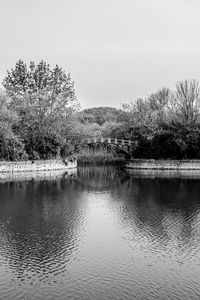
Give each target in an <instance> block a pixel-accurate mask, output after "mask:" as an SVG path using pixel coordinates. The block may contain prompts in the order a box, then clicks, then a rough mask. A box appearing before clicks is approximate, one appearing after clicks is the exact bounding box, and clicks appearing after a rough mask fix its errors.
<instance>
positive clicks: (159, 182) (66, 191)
mask: <svg viewBox="0 0 200 300" xmlns="http://www.w3.org/2000/svg"><path fill="white" fill-rule="evenodd" d="M0 290H1V293H0V299H4V300H5V299H9V300H10V299H14V300H16V299H81V300H82V299H99V300H101V299H106V300H107V299H112V300H115V299H119V300H122V299H141V300H144V299H152V300H153V299H180V300H184V299H187V300H188V299H200V176H199V177H198V176H191V177H187V176H179V174H173V173H162V172H158V173H153V174H152V173H149V174H148V172H146V173H145V172H132V171H128V170H125V169H121V168H114V167H84V168H78V170H77V171H75V172H74V173H72V174H60V175H58V176H35V177H34V176H31V175H30V178H28V177H27V178H26V176H24V177H23V176H22V178H20V176H18V177H17V178H13V179H12V178H10V179H9V180H6V179H5V178H4V179H1V181H0Z"/></svg>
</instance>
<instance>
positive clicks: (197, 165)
mask: <svg viewBox="0 0 200 300" xmlns="http://www.w3.org/2000/svg"><path fill="white" fill-rule="evenodd" d="M125 166H126V168H131V169H162V170H200V160H154V159H133V160H131V161H129V162H127V163H126V165H125Z"/></svg>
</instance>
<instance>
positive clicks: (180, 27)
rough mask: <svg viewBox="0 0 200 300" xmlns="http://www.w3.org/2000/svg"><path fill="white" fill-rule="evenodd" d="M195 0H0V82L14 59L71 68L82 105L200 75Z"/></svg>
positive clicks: (113, 101) (199, 6)
mask: <svg viewBox="0 0 200 300" xmlns="http://www.w3.org/2000/svg"><path fill="white" fill-rule="evenodd" d="M199 13H200V1H199V0H0V79H1V81H2V79H3V77H4V76H5V75H6V70H7V69H10V68H11V67H14V65H15V63H16V61H17V60H18V59H20V58H21V59H23V60H24V61H25V62H27V63H29V61H31V60H32V61H36V62H39V61H40V60H42V59H43V60H45V61H46V62H48V63H49V64H50V65H51V66H54V65H55V64H58V65H59V66H61V67H63V69H64V70H65V71H66V72H67V73H68V72H70V73H71V76H72V79H73V80H74V82H75V88H76V93H77V96H78V99H79V101H80V102H81V104H82V106H83V107H92V106H101V105H104V106H105V105H106V106H116V107H119V105H120V103H123V102H127V101H129V100H131V99H134V98H137V97H144V96H146V95H147V94H150V93H151V92H154V91H156V90H157V89H159V88H161V87H163V86H167V87H170V88H174V86H175V83H176V82H177V81H178V80H181V79H186V78H187V79H192V78H196V79H198V80H200V17H199Z"/></svg>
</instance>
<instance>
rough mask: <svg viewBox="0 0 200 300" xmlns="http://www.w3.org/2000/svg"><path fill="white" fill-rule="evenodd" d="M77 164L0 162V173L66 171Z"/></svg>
mask: <svg viewBox="0 0 200 300" xmlns="http://www.w3.org/2000/svg"><path fill="white" fill-rule="evenodd" d="M76 167H77V163H76V161H74V162H71V161H69V162H67V164H65V163H63V161H62V160H38V161H37V160H36V161H20V162H0V172H24V171H40V170H41V171H47V170H68V169H71V168H76Z"/></svg>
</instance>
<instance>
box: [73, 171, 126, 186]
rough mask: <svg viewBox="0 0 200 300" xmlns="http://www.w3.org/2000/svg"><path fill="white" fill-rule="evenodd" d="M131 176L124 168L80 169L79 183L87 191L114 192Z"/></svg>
mask: <svg viewBox="0 0 200 300" xmlns="http://www.w3.org/2000/svg"><path fill="white" fill-rule="evenodd" d="M129 178H130V177H129V175H128V174H127V173H126V172H125V171H124V169H123V168H115V167H95V168H94V167H84V168H78V172H77V178H76V179H75V180H76V182H77V183H79V184H80V185H82V186H83V187H84V188H86V189H87V190H97V191H98V190H99V191H101V190H112V189H113V188H114V187H115V186H120V185H121V184H123V183H124V182H126V181H127V180H129Z"/></svg>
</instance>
